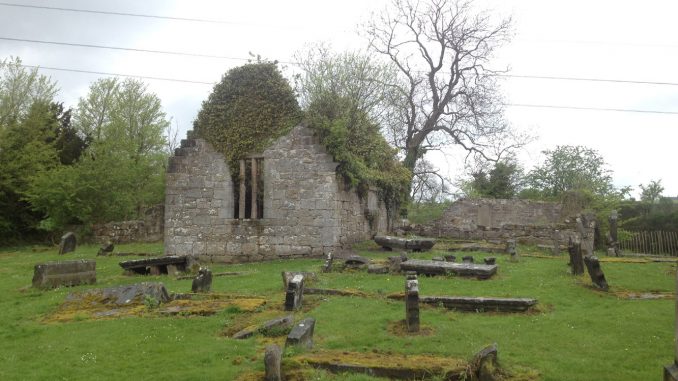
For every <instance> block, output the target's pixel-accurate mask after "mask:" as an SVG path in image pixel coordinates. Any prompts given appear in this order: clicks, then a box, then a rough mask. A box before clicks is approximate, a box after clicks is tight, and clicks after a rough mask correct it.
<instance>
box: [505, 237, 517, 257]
mask: <svg viewBox="0 0 678 381" xmlns="http://www.w3.org/2000/svg"><path fill="white" fill-rule="evenodd" d="M506 252H507V253H508V254H509V255H510V256H511V257H510V259H511V261H512V262H516V261H518V258H520V257H519V256H518V251H517V250H516V240H515V239H509V240H506Z"/></svg>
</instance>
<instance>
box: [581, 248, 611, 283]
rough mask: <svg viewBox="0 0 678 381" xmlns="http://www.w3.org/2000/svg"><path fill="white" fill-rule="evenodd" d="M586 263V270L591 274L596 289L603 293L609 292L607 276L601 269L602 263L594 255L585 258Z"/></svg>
mask: <svg viewBox="0 0 678 381" xmlns="http://www.w3.org/2000/svg"><path fill="white" fill-rule="evenodd" d="M584 263H585V264H586V270H588V272H589V276H590V277H591V281H592V282H593V284H594V285H596V287H598V288H599V289H601V290H603V291H607V290H608V289H609V286H608V285H607V281H606V280H605V274H603V269H602V268H600V262H599V261H598V257H596V256H593V255H587V256H586V257H584Z"/></svg>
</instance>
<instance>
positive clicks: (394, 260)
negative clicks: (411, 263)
mask: <svg viewBox="0 0 678 381" xmlns="http://www.w3.org/2000/svg"><path fill="white" fill-rule="evenodd" d="M402 262H403V258H402V257H401V256H399V255H398V256H391V257H388V268H389V271H390V272H392V273H397V272H400V264H401V263H402Z"/></svg>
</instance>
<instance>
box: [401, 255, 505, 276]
mask: <svg viewBox="0 0 678 381" xmlns="http://www.w3.org/2000/svg"><path fill="white" fill-rule="evenodd" d="M400 269H401V270H402V271H416V272H417V274H423V275H449V274H455V275H459V276H474V277H478V278H480V279H487V278H490V277H491V276H492V275H494V274H496V273H497V265H482V264H477V263H454V262H441V261H429V260H425V259H408V260H407V261H405V262H403V263H401V264H400Z"/></svg>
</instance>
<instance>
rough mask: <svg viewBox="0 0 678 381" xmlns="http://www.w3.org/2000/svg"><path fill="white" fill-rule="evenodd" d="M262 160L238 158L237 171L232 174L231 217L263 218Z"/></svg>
mask: <svg viewBox="0 0 678 381" xmlns="http://www.w3.org/2000/svg"><path fill="white" fill-rule="evenodd" d="M263 164H264V160H263V159H260V158H251V159H245V160H240V168H239V173H238V174H237V175H236V176H233V185H234V186H233V205H234V208H233V218H238V219H261V218H264V181H263Z"/></svg>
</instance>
